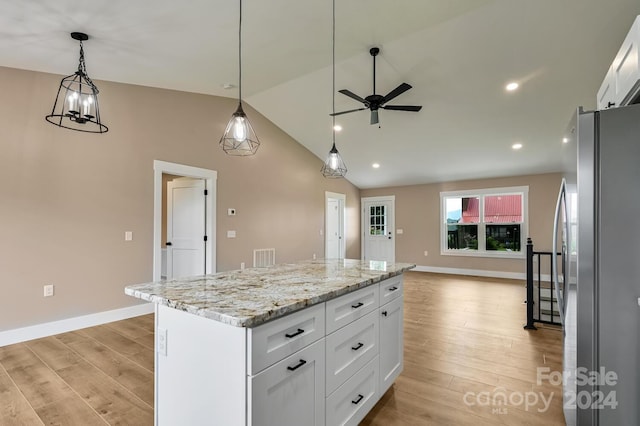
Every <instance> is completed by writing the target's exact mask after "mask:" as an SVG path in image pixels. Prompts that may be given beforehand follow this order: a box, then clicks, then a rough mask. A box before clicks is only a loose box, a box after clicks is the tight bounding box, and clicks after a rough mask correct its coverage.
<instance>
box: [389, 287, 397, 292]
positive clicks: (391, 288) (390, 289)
mask: <svg viewBox="0 0 640 426" xmlns="http://www.w3.org/2000/svg"><path fill="white" fill-rule="evenodd" d="M397 289H398V287H395V286H394V287H389V291H396V290H397Z"/></svg>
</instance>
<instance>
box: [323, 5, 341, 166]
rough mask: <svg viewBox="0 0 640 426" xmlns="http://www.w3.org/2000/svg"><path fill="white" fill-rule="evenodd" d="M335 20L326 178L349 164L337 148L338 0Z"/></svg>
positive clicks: (334, 9) (325, 164)
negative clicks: (331, 138) (330, 138)
mask: <svg viewBox="0 0 640 426" xmlns="http://www.w3.org/2000/svg"><path fill="white" fill-rule="evenodd" d="M332 12H333V20H332V29H333V33H332V38H331V42H332V64H333V66H332V70H333V73H332V88H331V96H332V99H333V103H332V112H333V114H331V120H332V121H333V125H332V127H331V132H332V136H333V145H332V146H331V150H330V151H329V154H328V155H327V159H326V160H325V162H324V164H323V165H322V168H321V169H320V171H321V172H322V176H324V177H326V178H342V177H344V176H345V175H346V174H347V166H346V165H345V164H344V161H343V160H342V157H341V156H340V153H339V152H338V149H337V148H336V117H335V112H336V0H333V9H332Z"/></svg>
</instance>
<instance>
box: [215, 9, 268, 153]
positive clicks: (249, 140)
mask: <svg viewBox="0 0 640 426" xmlns="http://www.w3.org/2000/svg"><path fill="white" fill-rule="evenodd" d="M220 146H222V149H223V150H224V152H226V153H227V154H229V155H253V154H255V153H256V151H257V150H258V147H259V146H260V141H259V140H258V137H257V136H256V133H255V132H254V131H253V127H251V123H250V122H249V119H248V118H247V115H246V114H245V113H244V111H243V110H242V0H240V21H239V24H238V108H237V109H236V112H234V113H233V115H232V116H231V120H229V124H227V128H226V130H225V131H224V134H223V135H222V138H220Z"/></svg>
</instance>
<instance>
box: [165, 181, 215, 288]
mask: <svg viewBox="0 0 640 426" xmlns="http://www.w3.org/2000/svg"><path fill="white" fill-rule="evenodd" d="M205 189H206V188H205V181H204V180H203V179H190V178H179V179H174V180H172V181H170V182H168V183H167V278H168V279H172V278H180V277H188V276H194V275H203V274H205V265H206V261H205V256H206V250H205V247H206V242H205V235H206V219H205V218H206V214H205V213H206V207H205Z"/></svg>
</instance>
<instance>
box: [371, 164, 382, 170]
mask: <svg viewBox="0 0 640 426" xmlns="http://www.w3.org/2000/svg"><path fill="white" fill-rule="evenodd" d="M371 167H373V168H374V169H379V168H380V164H378V163H373V164H372V165H371Z"/></svg>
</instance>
